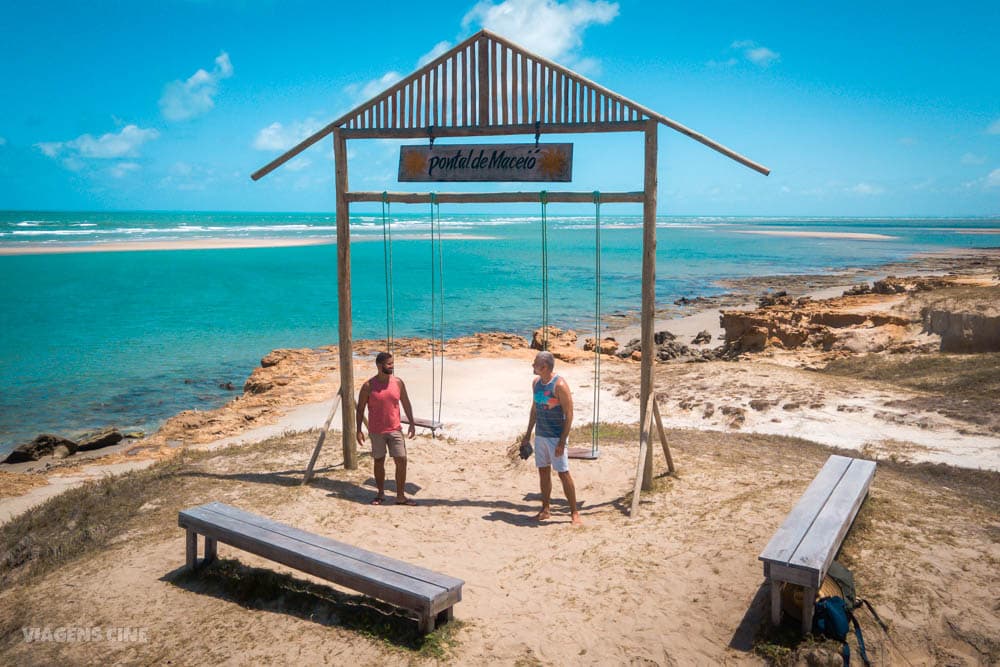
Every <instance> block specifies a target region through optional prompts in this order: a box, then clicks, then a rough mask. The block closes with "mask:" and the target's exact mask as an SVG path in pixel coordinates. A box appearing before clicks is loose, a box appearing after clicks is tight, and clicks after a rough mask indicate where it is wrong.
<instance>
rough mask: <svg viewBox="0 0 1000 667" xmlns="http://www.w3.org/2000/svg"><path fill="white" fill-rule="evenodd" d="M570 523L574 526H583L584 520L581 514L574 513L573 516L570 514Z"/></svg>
mask: <svg viewBox="0 0 1000 667" xmlns="http://www.w3.org/2000/svg"><path fill="white" fill-rule="evenodd" d="M570 521H572V522H573V525H574V526H582V525H583V519H581V518H580V513H579V512H573V513H572V514H570Z"/></svg>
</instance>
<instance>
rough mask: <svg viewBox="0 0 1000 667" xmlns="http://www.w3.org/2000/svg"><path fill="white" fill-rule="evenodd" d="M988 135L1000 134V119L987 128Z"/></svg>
mask: <svg viewBox="0 0 1000 667" xmlns="http://www.w3.org/2000/svg"><path fill="white" fill-rule="evenodd" d="M986 134H1000V118H997V119H996V120H995V121H993V122H992V123H990V125H989V127H987V128H986Z"/></svg>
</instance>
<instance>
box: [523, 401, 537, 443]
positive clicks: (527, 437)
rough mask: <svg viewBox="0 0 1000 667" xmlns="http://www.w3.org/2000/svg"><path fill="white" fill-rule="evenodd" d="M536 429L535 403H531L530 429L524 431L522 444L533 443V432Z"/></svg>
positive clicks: (529, 414)
mask: <svg viewBox="0 0 1000 667" xmlns="http://www.w3.org/2000/svg"><path fill="white" fill-rule="evenodd" d="M534 428H535V401H534V400H532V401H531V412H529V413H528V428H527V429H526V430H525V431H524V437H523V438H521V444H524V443H526V442H530V441H531V432H532V431H533V430H534Z"/></svg>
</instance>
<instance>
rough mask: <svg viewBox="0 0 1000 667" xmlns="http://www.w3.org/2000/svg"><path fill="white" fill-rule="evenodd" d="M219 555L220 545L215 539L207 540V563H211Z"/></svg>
mask: <svg viewBox="0 0 1000 667" xmlns="http://www.w3.org/2000/svg"><path fill="white" fill-rule="evenodd" d="M218 555H219V545H218V543H217V542H216V540H215V538H214V537H206V538H205V563H206V564H208V563H211V562H212V561H214V560H215V559H216V558H218Z"/></svg>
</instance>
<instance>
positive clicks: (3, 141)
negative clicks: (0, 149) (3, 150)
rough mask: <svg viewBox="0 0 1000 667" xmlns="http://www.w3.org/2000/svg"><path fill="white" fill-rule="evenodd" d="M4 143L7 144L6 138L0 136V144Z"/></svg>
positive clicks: (3, 144)
mask: <svg viewBox="0 0 1000 667" xmlns="http://www.w3.org/2000/svg"><path fill="white" fill-rule="evenodd" d="M6 145H7V138H6V137H0V146H6Z"/></svg>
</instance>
